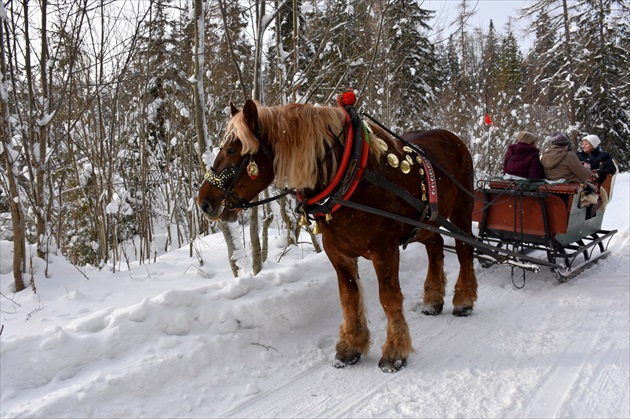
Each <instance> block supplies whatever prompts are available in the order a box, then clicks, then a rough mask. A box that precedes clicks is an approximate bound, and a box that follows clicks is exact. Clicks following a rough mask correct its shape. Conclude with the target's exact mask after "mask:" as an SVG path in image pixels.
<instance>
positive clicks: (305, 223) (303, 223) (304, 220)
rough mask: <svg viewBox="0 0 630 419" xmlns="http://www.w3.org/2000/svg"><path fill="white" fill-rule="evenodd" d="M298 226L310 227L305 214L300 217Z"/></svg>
mask: <svg viewBox="0 0 630 419" xmlns="http://www.w3.org/2000/svg"><path fill="white" fill-rule="evenodd" d="M298 225H299V226H301V227H307V226H310V225H311V222H310V221H308V217H307V216H306V214H302V216H301V217H300V221H298Z"/></svg>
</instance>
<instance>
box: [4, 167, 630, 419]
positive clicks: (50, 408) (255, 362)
mask: <svg viewBox="0 0 630 419" xmlns="http://www.w3.org/2000/svg"><path fill="white" fill-rule="evenodd" d="M629 213H630V173H622V174H619V175H618V176H617V178H616V182H615V188H614V190H613V194H612V199H611V201H610V203H609V204H608V208H607V209H606V213H605V215H604V221H603V228H606V229H617V230H618V232H617V234H615V235H614V236H613V238H612V240H611V242H610V245H609V247H608V250H609V251H610V255H609V256H608V257H607V258H606V259H603V260H600V261H599V262H598V263H597V264H596V265H595V266H593V267H591V268H590V269H589V270H587V271H585V272H583V273H581V274H580V275H579V276H577V277H576V278H574V279H572V280H571V281H570V282H568V283H563V284H561V283H559V282H557V281H556V279H555V277H554V275H553V274H552V273H551V272H550V271H549V270H547V269H542V270H541V271H540V272H539V273H528V274H527V276H526V282H525V284H524V285H525V286H524V287H523V288H522V289H517V288H516V287H515V286H514V285H513V283H512V281H511V277H510V271H511V270H510V268H509V267H506V266H492V267H490V268H487V269H483V268H481V267H480V266H479V265H478V264H477V263H476V264H475V266H476V274H477V278H478V282H479V291H478V294H479V299H478V301H477V303H476V305H475V310H474V311H473V313H472V314H471V315H470V316H469V317H466V318H460V317H454V316H452V315H451V314H450V311H451V310H452V304H451V299H452V296H453V284H454V281H455V278H456V275H457V271H458V264H457V259H456V256H455V255H453V254H451V253H448V254H447V255H446V259H445V270H446V275H447V277H448V278H449V280H450V282H449V284H448V285H447V297H446V303H445V307H444V313H442V314H441V315H439V316H435V317H427V316H424V315H422V313H421V311H422V306H421V301H422V280H421V278H423V277H424V275H425V274H426V261H427V259H426V254H425V252H424V249H423V247H422V246H421V245H419V244H415V243H414V244H411V245H410V246H409V247H408V248H407V249H406V250H404V251H401V270H400V277H401V288H402V290H403V293H404V295H405V301H404V310H405V313H406V317H407V322H408V323H409V327H410V332H411V336H412V339H413V345H414V348H415V352H414V353H412V354H411V356H410V357H409V359H408V365H407V367H406V368H404V369H402V370H401V371H400V372H398V373H396V374H385V373H383V372H381V371H380V369H379V368H378V361H379V358H380V346H381V344H382V343H383V341H384V338H385V330H386V319H385V315H384V314H383V310H382V308H381V307H380V304H379V302H378V286H377V282H376V279H375V275H374V270H373V268H372V266H371V264H370V263H369V262H368V261H366V260H360V261H359V272H360V276H361V280H362V284H363V288H364V291H365V298H366V302H367V308H368V310H367V312H368V318H369V327H370V329H371V331H372V349H371V351H370V353H369V354H368V355H367V356H365V357H363V358H362V359H361V362H360V363H358V364H357V365H354V366H351V367H346V368H343V369H336V368H334V367H333V366H332V362H333V359H334V356H335V342H336V340H337V332H338V327H339V324H340V321H341V309H340V305H339V296H338V291H337V280H336V278H335V273H334V269H333V268H332V266H331V265H330V263H329V261H328V260H327V258H326V256H325V255H324V254H323V253H320V254H316V253H314V252H313V247H312V245H311V244H310V243H309V240H308V237H302V240H301V244H300V245H299V246H292V247H289V248H286V246H285V238H284V234H283V233H280V232H279V231H278V230H277V229H275V227H274V226H273V225H272V231H271V232H270V250H269V260H267V261H266V262H265V264H264V266H263V270H262V271H261V272H260V273H259V274H258V275H256V276H253V275H252V273H251V268H250V267H249V266H250V265H249V264H248V263H246V264H245V266H244V267H243V268H242V273H241V275H240V276H239V277H238V278H234V277H233V276H232V273H231V270H230V267H229V264H228V262H227V252H226V248H225V243H224V241H223V238H222V235H221V234H214V235H209V236H206V237H203V238H200V239H197V240H196V241H195V248H196V249H197V250H199V252H200V254H201V257H202V258H203V262H204V263H203V265H202V264H201V263H200V262H199V260H198V259H197V258H191V257H189V248H188V247H184V248H181V249H177V250H173V251H171V252H168V253H165V254H162V255H161V256H160V257H159V258H158V260H157V262H155V263H148V264H143V265H138V264H137V263H132V264H131V269H130V270H127V268H126V266H125V265H124V264H123V265H121V266H118V267H117V268H118V269H117V271H116V273H112V272H111V271H110V270H109V269H108V268H111V267H105V269H103V270H99V269H97V268H92V267H75V266H72V265H70V264H69V263H68V262H67V261H66V260H65V259H64V258H63V257H62V256H61V255H51V258H50V264H49V266H48V271H49V273H50V275H49V277H45V275H44V270H45V268H46V267H45V265H44V263H43V261H42V260H40V259H37V258H34V259H33V266H32V269H33V284H34V285H35V287H36V291H37V292H36V293H34V292H33V291H32V290H31V289H27V290H25V291H22V292H20V293H18V294H15V293H14V292H13V278H12V274H11V244H10V243H9V242H6V241H2V242H0V291H1V293H2V294H1V295H0V308H1V311H0V315H1V317H0V320H1V322H2V327H3V330H2V333H1V335H0V417H2V418H9V417H11V418H21V417H31V418H32V417H42V418H44V417H45V418H50V417H117V418H123V417H152V418H166V417H168V418H172V417H234V418H249V417H266V418H270V417H325V418H337V417H338V418H341V417H343V418H352V417H361V418H382V417H392V418H404V417H431V418H434V417H475V418H482V417H506V418H538V417H598V418H622V417H630V349H629V348H630V307H629V305H630V284H629V280H630V220H629V217H628V214H629ZM274 229H275V230H274ZM449 240H450V239H448V238H447V239H446V241H447V242H448V241H449ZM29 251H30V252H31V254H34V253H35V252H34V249H33V248H32V247H30V248H29ZM514 280H515V282H516V284H517V285H521V283H520V281H521V280H522V277H521V276H520V274H519V273H518V272H517V276H516V277H515V278H514Z"/></svg>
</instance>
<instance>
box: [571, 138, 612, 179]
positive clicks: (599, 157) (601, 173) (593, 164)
mask: <svg viewBox="0 0 630 419" xmlns="http://www.w3.org/2000/svg"><path fill="white" fill-rule="evenodd" d="M600 143H601V140H600V139H599V137H598V136H597V135H593V134H591V135H587V136H586V137H584V138H582V150H581V151H580V152H578V153H577V155H578V158H579V159H580V161H581V162H583V164H585V165H586V166H587V167H589V168H590V169H591V171H592V172H593V174H594V175H596V176H597V183H598V184H600V185H601V183H602V182H603V181H604V180H605V179H606V176H607V175H612V174H615V173H616V172H617V168H616V167H615V163H614V162H613V159H612V157H610V154H608V153H606V152H605V151H604V150H602V149H601V147H600V146H599V145H600Z"/></svg>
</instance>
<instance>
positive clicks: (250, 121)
mask: <svg viewBox="0 0 630 419" xmlns="http://www.w3.org/2000/svg"><path fill="white" fill-rule="evenodd" d="M243 117H244V118H245V122H246V123H247V126H248V127H249V129H250V130H251V131H252V132H254V129H255V128H256V124H257V123H258V108H257V107H256V103H255V102H254V101H253V100H251V99H247V102H245V106H243Z"/></svg>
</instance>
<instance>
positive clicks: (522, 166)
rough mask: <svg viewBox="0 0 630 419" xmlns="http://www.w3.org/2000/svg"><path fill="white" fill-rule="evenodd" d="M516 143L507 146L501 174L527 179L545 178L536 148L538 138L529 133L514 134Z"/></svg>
mask: <svg viewBox="0 0 630 419" xmlns="http://www.w3.org/2000/svg"><path fill="white" fill-rule="evenodd" d="M516 141H517V142H516V143H514V144H510V145H509V146H508V149H507V152H506V153H505V157H504V159H503V173H504V174H508V175H512V176H519V177H522V178H528V179H542V178H543V177H544V176H545V173H544V171H543V167H542V164H540V151H539V150H538V148H536V143H537V142H538V137H536V136H535V135H534V134H532V133H531V132H527V131H520V132H518V133H516Z"/></svg>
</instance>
